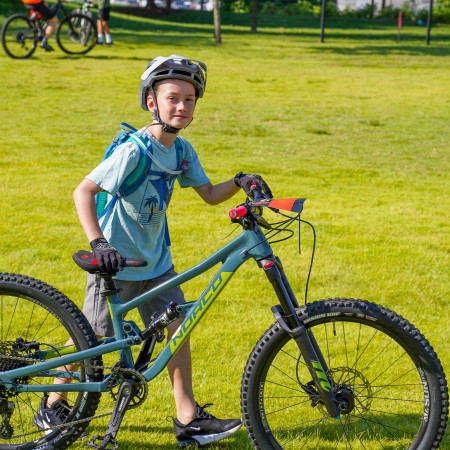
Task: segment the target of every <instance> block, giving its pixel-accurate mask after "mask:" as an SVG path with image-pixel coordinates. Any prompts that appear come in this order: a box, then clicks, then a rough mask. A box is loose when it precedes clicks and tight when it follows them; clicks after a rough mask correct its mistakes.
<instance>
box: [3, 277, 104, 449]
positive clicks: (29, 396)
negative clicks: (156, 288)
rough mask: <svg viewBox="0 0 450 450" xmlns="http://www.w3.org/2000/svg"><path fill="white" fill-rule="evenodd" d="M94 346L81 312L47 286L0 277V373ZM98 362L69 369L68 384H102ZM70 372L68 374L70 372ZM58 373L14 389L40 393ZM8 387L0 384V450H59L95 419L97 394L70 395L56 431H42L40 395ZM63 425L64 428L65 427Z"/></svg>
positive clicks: (24, 379)
mask: <svg viewBox="0 0 450 450" xmlns="http://www.w3.org/2000/svg"><path fill="white" fill-rule="evenodd" d="M69 340H70V341H71V342H70V343H73V346H74V347H75V350H76V351H80V350H86V349H89V348H91V347H94V346H96V345H97V339H96V337H95V334H94V332H93V331H92V328H91V326H90V325H89V323H88V321H87V319H86V318H85V316H84V315H83V314H82V312H81V311H80V310H79V309H78V308H77V306H76V305H74V304H73V303H72V302H71V301H70V300H69V299H68V298H67V297H66V296H65V295H64V294H62V293H61V292H59V291H57V290H56V289H55V288H53V287H52V286H50V285H48V284H46V283H43V282H42V281H39V280H35V279H34V278H29V277H26V276H23V275H15V274H8V273H0V373H5V372H7V371H9V370H13V369H18V368H20V367H24V366H28V365H33V364H36V362H39V361H41V360H49V359H52V358H56V359H57V358H59V356H60V355H64V354H65V352H67V351H68V350H71V349H70V348H68V347H67V343H68V341H69ZM101 366H102V359H101V357H97V358H92V359H89V360H86V361H83V365H81V364H80V366H79V367H73V366H68V367H65V368H61V369H60V370H63V371H66V372H67V374H66V375H65V377H66V378H68V377H69V375H70V378H71V379H72V383H82V382H88V381H98V380H100V379H101V378H102V370H101ZM72 371H73V372H72ZM57 375H58V371H57V369H55V370H52V371H45V372H41V373H39V372H37V373H35V374H32V375H29V376H23V377H21V378H15V379H14V380H13V382H14V384H20V385H27V386H29V387H31V388H33V387H34V386H35V387H36V388H39V386H40V385H45V384H53V382H54V379H55V377H56V376H57ZM13 388H14V386H11V382H5V383H0V406H1V408H0V449H1V450H13V449H14V450H19V449H20V450H28V449H30V450H31V449H36V448H39V449H45V450H54V449H64V448H67V447H68V446H69V445H70V444H71V443H72V442H74V441H75V440H76V439H77V438H78V437H79V436H80V435H81V434H82V433H83V431H84V430H85V428H86V427H87V425H88V423H89V421H90V419H91V418H92V417H93V416H94V415H95V411H96V409H97V406H98V403H99V400H100V393H97V392H69V393H68V394H67V398H66V401H67V410H68V411H67V414H66V415H67V417H66V419H65V421H64V424H63V425H62V426H59V427H58V428H43V427H42V422H41V424H39V423H38V422H39V420H38V419H39V417H38V411H39V408H40V405H41V404H42V401H43V399H44V397H45V396H44V393H43V392H38V391H33V389H31V391H29V392H20V391H17V390H15V389H13ZM66 424H67V425H66Z"/></svg>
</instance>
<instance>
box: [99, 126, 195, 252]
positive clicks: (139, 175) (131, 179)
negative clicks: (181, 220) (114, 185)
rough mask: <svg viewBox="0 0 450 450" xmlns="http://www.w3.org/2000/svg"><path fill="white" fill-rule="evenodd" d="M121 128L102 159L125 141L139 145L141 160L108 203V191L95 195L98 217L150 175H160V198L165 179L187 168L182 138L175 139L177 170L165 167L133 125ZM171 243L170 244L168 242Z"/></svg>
mask: <svg viewBox="0 0 450 450" xmlns="http://www.w3.org/2000/svg"><path fill="white" fill-rule="evenodd" d="M120 128H121V129H122V130H123V131H122V132H120V133H119V134H118V135H117V136H115V137H114V139H113V141H112V142H111V144H109V145H108V147H107V148H106V150H105V155H104V157H103V159H102V161H104V160H105V159H107V158H109V157H110V156H111V155H112V154H113V153H114V151H115V150H116V149H117V147H118V146H119V145H121V144H124V143H125V142H130V141H132V142H135V143H136V144H137V145H138V147H139V161H138V164H137V166H136V168H135V169H134V170H133V172H131V173H130V174H129V175H128V176H127V177H126V178H125V180H124V181H123V183H122V185H121V186H120V188H119V189H117V191H116V192H115V193H114V195H113V197H112V198H111V200H110V201H109V203H108V204H107V200H108V193H107V192H105V191H102V192H99V193H98V194H97V195H96V196H95V204H96V210H97V216H98V218H99V219H100V218H102V217H103V216H105V215H107V214H111V212H112V211H113V209H114V205H115V204H116V202H117V200H118V199H119V198H121V197H126V196H127V195H130V194H132V193H133V192H135V191H136V190H137V189H138V188H139V186H141V184H142V183H143V182H144V181H145V180H146V178H147V176H148V175H153V176H157V177H159V179H158V194H159V196H160V198H161V199H162V198H163V192H162V183H163V180H165V179H167V178H170V177H173V176H177V175H178V174H180V173H182V172H183V171H184V169H185V168H186V161H183V147H182V145H181V142H180V139H179V138H178V136H177V138H176V139H175V148H176V150H177V170H170V169H168V168H166V167H164V166H163V165H162V164H161V163H160V162H159V161H158V160H157V159H156V158H155V157H154V156H153V152H152V143H151V141H150V139H148V138H147V136H139V133H138V132H137V130H136V128H134V127H132V126H131V125H128V124H126V123H125V122H122V123H121V124H120ZM152 163H154V164H155V165H156V166H157V167H158V168H159V169H160V170H152ZM166 240H168V232H167V229H166ZM168 245H170V244H168Z"/></svg>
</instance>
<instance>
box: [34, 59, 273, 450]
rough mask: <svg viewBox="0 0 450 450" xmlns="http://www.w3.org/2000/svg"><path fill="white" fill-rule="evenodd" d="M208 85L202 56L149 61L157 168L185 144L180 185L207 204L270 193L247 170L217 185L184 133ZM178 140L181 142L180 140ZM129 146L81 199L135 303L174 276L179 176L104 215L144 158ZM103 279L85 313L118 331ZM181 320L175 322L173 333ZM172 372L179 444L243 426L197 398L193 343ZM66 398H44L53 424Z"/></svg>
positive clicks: (153, 182) (83, 214)
mask: <svg viewBox="0 0 450 450" xmlns="http://www.w3.org/2000/svg"><path fill="white" fill-rule="evenodd" d="M205 86H206V65H205V64H204V63H201V62H199V61H195V60H190V59H188V58H185V57H183V56H177V55H171V56H169V57H158V58H156V59H154V60H153V61H151V62H150V63H149V64H148V66H147V69H146V70H145V72H144V73H143V75H142V77H141V83H140V87H139V98H140V103H141V106H142V108H143V109H144V110H146V111H147V110H148V111H151V112H152V115H153V122H152V123H151V124H150V125H149V126H148V127H145V128H142V129H141V130H139V135H140V137H141V139H144V140H145V142H146V143H147V145H148V148H150V151H151V159H152V161H153V163H154V165H155V166H156V168H157V169H158V166H159V168H166V169H167V168H169V169H168V170H166V172H168V173H169V174H170V171H172V172H173V171H175V170H176V169H177V145H181V147H182V150H183V152H182V154H183V158H182V159H183V167H184V170H183V173H182V174H179V175H177V177H176V178H177V179H178V182H179V184H180V185H181V187H193V188H194V189H195V191H196V192H197V194H198V195H200V197H201V198H202V199H203V200H204V201H205V202H206V203H208V204H211V205H215V204H218V203H221V202H223V201H225V200H227V199H229V198H231V197H232V196H233V195H235V194H236V193H237V192H238V191H239V188H243V189H244V190H245V192H246V193H247V194H248V195H251V189H252V187H253V185H254V184H256V185H257V186H258V187H259V188H260V189H261V190H263V191H264V192H265V193H266V194H267V195H268V196H270V197H271V192H270V189H269V188H268V186H267V185H266V183H265V182H264V181H263V180H262V178H261V177H260V176H259V175H253V174H243V173H242V172H240V173H239V174H238V175H236V177H234V178H231V179H230V180H228V181H225V182H223V183H220V184H216V185H213V184H212V183H211V182H210V181H209V179H208V177H207V176H206V174H205V172H204V170H203V168H202V166H201V164H200V161H199V159H198V157H197V154H196V152H195V150H194V149H193V147H192V146H191V145H190V143H189V142H188V141H187V140H185V139H184V138H181V137H179V136H178V133H179V132H180V130H181V129H183V128H185V127H187V126H188V125H189V124H190V122H191V121H192V119H193V115H194V110H195V105H196V102H197V99H198V98H200V97H202V96H203V93H204V91H205ZM175 139H179V141H178V142H175ZM123 145H124V147H123V148H122V149H120V148H117V149H116V150H115V151H114V153H113V155H112V156H110V157H109V158H108V159H106V160H105V161H103V162H102V163H101V164H100V165H99V166H98V167H97V168H96V169H94V170H93V172H91V173H90V174H89V175H88V176H87V177H86V178H85V179H84V180H83V181H82V182H81V183H80V185H79V186H78V187H77V188H76V190H75V192H74V200H75V205H76V208H77V212H78V216H79V218H80V222H81V224H82V226H83V229H84V231H85V233H86V235H87V237H88V239H89V241H90V244H91V248H92V252H93V253H94V255H95V257H96V258H97V261H98V262H99V265H100V268H101V270H102V272H107V273H112V274H116V273H117V272H118V271H120V272H119V273H117V276H116V285H117V287H118V288H122V289H123V291H122V292H121V294H120V298H121V300H122V301H128V300H130V299H131V298H133V297H135V296H137V295H138V294H140V293H142V292H144V291H146V290H148V289H150V288H151V287H153V286H155V285H157V284H160V283H162V282H163V281H165V280H167V279H168V278H170V277H172V276H174V275H175V271H174V269H173V265H172V258H171V254H170V249H169V246H170V242H169V239H168V231H167V222H166V210H167V207H168V204H169V201H170V197H171V194H172V190H173V185H174V181H175V177H173V176H172V177H171V176H168V177H165V178H164V181H161V177H157V176H155V175H148V180H146V181H145V182H144V183H143V184H142V185H141V186H140V187H139V189H138V190H137V191H135V192H134V193H132V194H130V195H129V196H126V197H122V198H120V199H119V200H118V201H117V202H116V204H115V205H114V208H113V210H112V213H111V214H106V215H105V216H104V217H102V218H101V219H100V221H99V220H98V218H97V213H96V209H95V195H96V194H97V193H99V192H101V191H102V190H104V191H107V192H108V193H114V192H116V191H117V189H118V188H119V187H120V186H121V184H122V183H123V180H124V179H125V178H126V177H127V176H128V175H129V174H130V173H132V171H133V169H134V168H135V166H136V164H137V161H138V159H139V158H138V157H139V149H138V147H137V145H136V144H135V143H132V142H127V143H125V144H123ZM152 167H153V166H152ZM159 170H161V169H159ZM122 255H123V256H124V257H133V258H142V259H145V260H147V261H148V266H146V267H141V268H133V269H130V268H126V269H124V270H122V269H123V267H122ZM101 282H102V279H101V278H100V277H99V276H94V275H88V285H87V289H86V298H85V303H84V308H83V312H84V313H85V315H86V317H87V318H88V320H89V322H90V323H91V325H92V327H93V329H94V331H95V333H96V334H97V335H98V336H112V335H113V328H112V323H111V318H110V315H109V310H108V305H107V302H106V300H105V298H104V297H101V296H100V294H99V292H100V291H101V290H102V288H101ZM171 301H176V302H177V303H184V301H185V300H184V296H183V292H182V291H181V289H180V288H179V287H177V288H175V289H172V290H170V291H168V292H166V293H165V294H163V295H161V296H160V297H158V298H157V299H155V300H152V301H151V302H149V304H145V305H143V306H142V307H140V308H139V313H140V315H141V317H142V319H143V322H144V324H146V325H147V324H148V323H149V322H150V318H151V316H152V314H153V313H154V312H161V311H164V310H165V308H166V306H167V304H168V303H170V302H171ZM181 321H182V319H180V320H178V321H176V322H173V323H172V324H170V325H169V327H168V328H167V333H168V338H169V339H170V337H171V336H172V335H173V334H174V332H175V331H176V330H177V328H178V327H179V325H180V323H181ZM168 371H169V375H170V380H171V382H172V387H173V393H174V398H175V405H176V409H177V418H176V419H173V421H174V428H175V435H176V437H177V440H178V441H179V443H180V445H186V444H199V445H203V444H207V443H209V442H213V441H217V440H219V439H223V438H225V437H227V436H229V435H231V434H233V433H235V432H236V431H238V430H239V428H240V427H241V425H242V423H241V421H240V420H239V419H228V420H220V419H217V418H215V417H214V416H212V415H211V414H209V413H208V412H206V411H205V410H204V409H203V408H202V407H200V406H199V405H198V404H197V403H196V402H195V399H194V394H193V390H192V369H191V355H190V346H189V341H187V342H186V343H185V344H184V346H183V347H182V348H181V349H180V351H179V352H178V353H177V354H176V355H175V356H174V357H173V359H172V360H171V361H170V362H169V364H168ZM59 382H63V381H61V380H59ZM64 402H65V400H64V397H63V396H62V395H60V394H59V393H52V394H51V395H50V396H49V397H48V398H47V397H44V399H43V401H42V403H41V407H40V410H39V414H38V416H40V418H41V419H42V417H46V418H47V419H46V422H47V423H48V424H49V425H52V424H53V426H54V425H55V424H57V423H61V421H62V420H64V411H67V406H66V405H67V403H65V404H64ZM61 412H62V415H61ZM65 414H66V415H67V413H65ZM58 421H59V422H58ZM43 422H44V423H43ZM41 423H43V424H44V425H45V421H43V420H41Z"/></svg>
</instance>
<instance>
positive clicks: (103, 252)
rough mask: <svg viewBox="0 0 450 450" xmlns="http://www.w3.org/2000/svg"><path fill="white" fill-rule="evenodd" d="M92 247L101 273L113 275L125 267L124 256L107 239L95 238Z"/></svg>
mask: <svg viewBox="0 0 450 450" xmlns="http://www.w3.org/2000/svg"><path fill="white" fill-rule="evenodd" d="M91 249H92V253H93V254H94V256H95V258H96V259H97V262H98V268H99V270H100V272H101V273H107V274H110V275H112V274H115V273H116V272H118V271H119V270H122V269H123V268H124V265H123V261H122V256H120V253H119V252H118V251H117V250H116V249H115V248H114V247H113V246H112V245H111V244H110V243H109V242H108V241H107V240H106V239H104V238H100V239H94V240H93V241H91Z"/></svg>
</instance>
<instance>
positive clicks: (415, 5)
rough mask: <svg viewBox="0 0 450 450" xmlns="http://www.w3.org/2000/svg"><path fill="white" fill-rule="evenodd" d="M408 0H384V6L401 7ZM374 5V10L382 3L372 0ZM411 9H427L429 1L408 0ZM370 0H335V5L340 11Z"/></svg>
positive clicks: (377, 9) (361, 4) (353, 7)
mask: <svg viewBox="0 0 450 450" xmlns="http://www.w3.org/2000/svg"><path fill="white" fill-rule="evenodd" d="M407 1H409V0H385V1H384V6H385V7H388V6H391V7H392V8H398V9H401V8H402V6H403V5H404V3H405V2H407ZM374 3H375V5H376V11H380V9H381V5H382V3H383V1H382V0H374ZM410 3H411V7H412V9H415V10H418V9H428V7H429V4H430V1H429V0H410ZM371 4H372V1H371V0H337V7H338V9H339V10H340V11H343V10H344V9H345V8H347V7H348V8H350V9H362V8H364V7H366V6H368V5H371Z"/></svg>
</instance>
